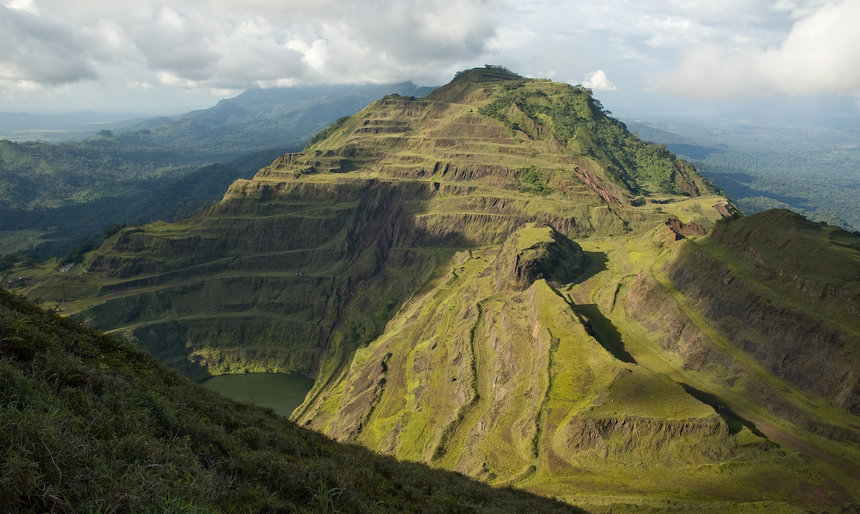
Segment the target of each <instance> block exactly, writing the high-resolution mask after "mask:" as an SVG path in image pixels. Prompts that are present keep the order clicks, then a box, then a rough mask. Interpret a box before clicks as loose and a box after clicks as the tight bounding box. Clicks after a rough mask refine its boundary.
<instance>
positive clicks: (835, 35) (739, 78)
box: [658, 0, 860, 98]
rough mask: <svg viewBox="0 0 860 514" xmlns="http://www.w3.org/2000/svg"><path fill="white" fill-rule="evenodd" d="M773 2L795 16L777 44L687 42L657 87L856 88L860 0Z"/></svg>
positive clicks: (710, 91)
mask: <svg viewBox="0 0 860 514" xmlns="http://www.w3.org/2000/svg"><path fill="white" fill-rule="evenodd" d="M775 7H776V8H779V9H780V10H784V11H790V12H791V13H792V15H793V16H794V15H796V16H800V17H799V18H798V19H797V20H796V21H795V22H794V24H793V26H792V27H791V30H790V31H789V32H788V34H787V35H786V36H785V37H784V39H783V40H782V41H781V42H780V43H779V44H778V45H775V46H752V45H750V46H747V47H744V48H737V49H726V48H724V47H721V46H717V45H704V46H699V47H694V48H690V49H688V50H686V51H684V52H682V58H681V60H680V63H679V65H678V66H677V68H676V69H675V70H674V71H672V72H671V73H669V74H668V75H666V76H665V77H663V78H662V79H661V80H659V82H658V89H660V90H663V91H666V92H670V93H675V94H683V95H687V96H693V97H703V98H725V97H736V96H757V95H773V94H785V95H804V94H815V93H835V94H850V95H857V94H860V66H858V63H860V30H858V29H857V22H858V20H860V2H858V1H856V0H842V1H838V2H817V3H816V5H815V6H810V5H809V4H808V3H807V4H805V5H800V3H799V2H785V1H782V2H779V3H778V4H777V5H776V6H775Z"/></svg>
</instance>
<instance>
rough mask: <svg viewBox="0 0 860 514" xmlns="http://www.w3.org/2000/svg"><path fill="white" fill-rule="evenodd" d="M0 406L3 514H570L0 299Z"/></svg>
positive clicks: (10, 298) (1, 295)
mask: <svg viewBox="0 0 860 514" xmlns="http://www.w3.org/2000/svg"><path fill="white" fill-rule="evenodd" d="M0 399H2V401H0V455H2V459H0V505H3V510H4V511H10V512H11V511H14V512H45V511H51V512H82V511H84V512H87V511H89V512H95V511H98V512H116V511H136V512H140V511H159V512H197V511H206V512H219V511H220V512H239V511H246V512H260V511H289V512H574V511H576V509H574V508H572V507H570V506H568V505H564V504H561V503H558V502H554V501H552V500H548V499H543V498H538V497H535V496H532V495H529V494H527V493H523V492H519V491H513V490H510V489H497V488H491V487H488V486H486V485H483V484H480V483H477V482H474V481H472V480H469V479H467V478H465V477H463V476H462V475H458V474H455V473H451V472H446V471H441V470H432V469H430V468H428V467H427V466H424V465H420V464H411V463H400V462H396V461H395V460H394V459H392V458H390V457H383V456H379V455H376V454H374V453H372V452H370V451H368V450H365V449H362V448H358V447H355V446H346V445H339V444H336V443H334V442H332V441H331V440H330V439H328V438H326V437H325V436H322V435H320V434H317V433H314V432H311V431H309V430H306V429H302V428H299V427H298V426H296V425H295V424H293V423H292V422H289V421H287V420H285V419H282V418H279V417H277V416H275V415H274V414H273V413H272V412H271V411H270V410H267V409H262V408H257V407H250V406H246V405H241V404H238V403H235V402H233V401H230V400H227V399H225V398H222V397H220V396H218V395H216V394H214V393H212V392H210V391H208V390H207V389H205V388H203V387H201V386H198V385H196V384H194V383H192V382H191V381H189V380H188V379H186V378H184V377H181V376H179V375H178V374H177V373H176V372H174V371H172V370H168V369H167V368H166V367H165V366H164V365H163V364H161V363H159V362H158V361H156V360H155V359H154V358H153V357H151V356H150V355H148V354H146V353H145V352H142V351H141V350H140V349H139V348H136V347H135V346H133V345H130V344H128V343H125V342H121V341H119V340H117V339H115V338H112V337H107V336H104V335H101V334H99V333H97V332H95V331H93V330H91V329H88V328H85V327H83V326H81V325H79V324H78V323H76V322H74V321H70V320H68V319H63V318H60V317H58V316H56V315H55V314H52V313H48V312H45V311H42V310H39V309H38V308H36V307H35V306H33V305H32V304H31V303H29V302H28V301H26V300H24V299H23V298H21V297H18V296H16V295H14V294H11V293H9V292H8V291H5V290H0Z"/></svg>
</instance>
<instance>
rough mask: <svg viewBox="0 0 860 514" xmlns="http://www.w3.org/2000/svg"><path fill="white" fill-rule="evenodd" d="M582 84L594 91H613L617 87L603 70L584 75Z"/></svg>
mask: <svg viewBox="0 0 860 514" xmlns="http://www.w3.org/2000/svg"><path fill="white" fill-rule="evenodd" d="M582 85H583V86H585V87H587V88H589V89H593V90H594V91H615V90H616V89H617V88H616V87H615V84H613V83H612V82H611V81H610V80H609V78H607V76H606V72H604V71H603V70H597V71H593V72H591V73H589V74H587V75H586V76H585V80H583V81H582Z"/></svg>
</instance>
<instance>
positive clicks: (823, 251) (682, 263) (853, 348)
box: [667, 211, 860, 414]
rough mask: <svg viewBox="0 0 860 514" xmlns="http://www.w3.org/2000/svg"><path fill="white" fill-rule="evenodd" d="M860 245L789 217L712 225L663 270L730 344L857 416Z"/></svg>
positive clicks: (764, 215) (768, 214)
mask: <svg viewBox="0 0 860 514" xmlns="http://www.w3.org/2000/svg"><path fill="white" fill-rule="evenodd" d="M858 263H860V240H858V239H857V238H856V237H855V236H853V235H851V234H848V233H847V232H844V231H842V230H840V229H837V228H835V227H827V228H824V227H821V226H820V225H818V224H816V223H812V222H810V221H808V220H806V219H804V218H802V217H801V216H799V215H797V214H794V213H792V212H790V211H768V212H765V213H760V214H757V215H754V216H750V217H748V218H739V219H732V220H728V221H724V222H721V223H718V224H717V226H716V227H715V228H714V231H713V233H712V234H711V235H710V236H709V237H707V238H704V239H702V240H700V241H697V242H696V243H688V244H685V245H683V246H681V247H679V249H678V252H677V253H676V255H675V256H674V257H673V259H672V260H671V261H670V262H669V263H667V273H668V277H669V278H670V279H671V281H672V283H673V284H674V286H675V287H676V288H677V289H678V290H679V291H680V292H681V293H683V294H684V296H686V297H688V298H689V299H690V300H691V301H693V302H698V304H699V309H700V310H701V312H702V313H703V315H704V316H705V317H706V318H707V319H708V320H710V321H711V322H713V323H714V325H715V326H716V327H717V328H718V330H719V331H720V333H721V334H722V335H724V337H725V338H726V339H728V340H729V341H731V342H732V344H733V345H734V346H735V347H737V348H739V349H741V350H743V352H745V353H746V354H749V355H751V356H752V357H753V358H754V359H755V360H756V362H758V363H759V364H761V365H762V366H763V367H764V368H765V369H766V370H767V371H768V372H770V373H773V374H774V375H776V376H778V377H780V378H782V379H784V380H786V381H788V382H790V383H791V384H793V385H795V386H796V387H798V388H800V389H801V390H803V391H805V392H809V393H811V394H814V395H815V396H818V397H821V398H825V399H827V400H828V401H830V402H833V403H834V404H836V405H840V406H842V407H845V408H846V409H847V410H849V411H850V412H852V413H854V414H858V413H860V376H858V371H857V370H858V369H860V353H858V351H857V350H858V348H860V331H858V330H857V329H858V326H857V323H856V320H857V319H858V316H860V266H858Z"/></svg>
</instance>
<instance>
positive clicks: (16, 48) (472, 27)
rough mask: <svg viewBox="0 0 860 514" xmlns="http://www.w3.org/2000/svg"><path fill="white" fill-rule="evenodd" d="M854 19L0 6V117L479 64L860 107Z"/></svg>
mask: <svg viewBox="0 0 860 514" xmlns="http://www.w3.org/2000/svg"><path fill="white" fill-rule="evenodd" d="M858 20H860V0H722V1H720V2H701V1H692V0H637V1H636V2H631V1H630V0H602V1H600V2H595V1H593V0H516V1H514V0H367V1H362V2H356V1H347V0H244V1H242V2H236V1H235V0H207V1H206V2H200V1H196V0H169V1H168V0H136V1H131V0H76V1H75V2H69V1H68V0H0V111H4V110H12V109H15V110H20V109H19V105H22V106H27V105H31V106H36V108H37V109H38V108H47V107H44V106H47V105H48V103H49V101H53V102H54V103H53V104H52V105H63V104H64V103H65V104H68V105H74V106H75V108H80V106H81V105H83V104H84V103H87V108H98V106H99V105H102V102H106V101H110V102H113V104H114V105H115V106H117V108H122V106H125V105H129V104H142V103H143V102H150V104H151V105H152V106H153V107H152V108H156V107H157V106H160V105H163V104H164V103H165V102H168V101H171V102H173V103H172V104H171V105H177V106H180V105H184V106H188V105H189V102H190V100H191V99H192V98H196V99H197V100H196V103H194V104H193V105H194V106H195V107H197V108H199V107H204V106H207V105H211V103H212V99H213V97H214V96H218V97H223V96H228V95H231V94H236V93H238V92H239V91H241V90H242V89H246V88H249V87H277V86H290V85H295V84H316V83H367V82H396V81H403V80H413V81H415V82H417V83H419V84H422V85H424V84H426V85H433V84H441V83H444V82H445V81H447V80H448V79H450V77H452V76H453V74H454V72H456V71H458V70H461V69H464V68H468V67H472V66H480V65H483V64H500V65H503V66H506V67H508V68H510V69H511V70H513V71H516V72H517V73H520V74H523V75H526V76H533V77H548V78H552V79H554V80H560V81H567V82H572V83H576V82H583V83H584V84H585V85H587V86H588V87H591V88H592V89H594V90H596V91H600V92H603V93H604V94H605V96H606V98H607V99H611V100H612V101H613V102H622V103H626V104H627V105H628V106H631V105H633V106H635V105H656V104H655V103H654V101H655V99H657V97H658V96H659V97H660V98H661V99H663V100H665V103H664V104H663V105H666V106H668V107H670V108H671V107H672V105H673V104H674V103H675V102H677V101H678V97H679V96H683V97H686V98H688V99H694V100H695V101H702V100H704V101H711V100H714V99H727V100H730V101H734V100H736V99H742V98H753V97H758V98H762V97H768V98H771V99H778V98H785V97H786V96H800V95H806V94H809V95H836V96H840V97H851V96H854V97H856V98H858V99H860V66H857V63H858V62H860V55H859V54H858V53H860V30H858V29H856V28H855V27H854V26H853V25H855V24H856V23H857V21H858ZM605 70H611V75H612V80H609V78H608V76H607V73H606V71H605ZM655 92H656V93H661V95H655V94H654V93H655ZM691 101H692V100H691ZM27 102H29V104H28V103H27Z"/></svg>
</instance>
